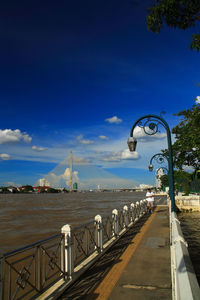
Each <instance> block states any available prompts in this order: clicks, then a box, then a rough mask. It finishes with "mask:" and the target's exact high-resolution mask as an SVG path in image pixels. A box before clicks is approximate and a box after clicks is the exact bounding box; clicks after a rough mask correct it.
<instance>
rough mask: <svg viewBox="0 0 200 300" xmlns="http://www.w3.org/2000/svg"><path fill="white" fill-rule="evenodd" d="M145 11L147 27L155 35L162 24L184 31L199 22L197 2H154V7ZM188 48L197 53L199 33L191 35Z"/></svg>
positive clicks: (173, 0) (171, 0)
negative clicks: (147, 13) (146, 13)
mask: <svg viewBox="0 0 200 300" xmlns="http://www.w3.org/2000/svg"><path fill="white" fill-rule="evenodd" d="M147 11H148V12H149V15H148V16H147V27H148V28H149V29H150V30H151V31H153V32H156V33H159V32H160V30H161V29H162V28H163V25H164V24H166V25H167V26H169V27H173V28H179V29H183V30H185V29H187V28H189V27H192V26H195V25H196V24H197V23H198V22H199V21H200V1H199V0H155V5H153V6H151V7H149V8H148V9H147ZM190 48H191V49H193V48H195V49H196V50H197V51H199V49H200V33H194V34H193V35H192V42H191V44H190Z"/></svg>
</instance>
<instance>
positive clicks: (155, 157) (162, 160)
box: [148, 153, 169, 172]
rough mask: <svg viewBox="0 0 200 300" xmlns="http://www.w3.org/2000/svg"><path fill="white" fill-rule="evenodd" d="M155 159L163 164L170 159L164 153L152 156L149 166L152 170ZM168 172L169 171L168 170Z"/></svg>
mask: <svg viewBox="0 0 200 300" xmlns="http://www.w3.org/2000/svg"><path fill="white" fill-rule="evenodd" d="M153 160H155V161H156V163H158V164H162V163H164V162H165V161H167V162H168V164H169V161H168V159H167V157H166V156H165V155H164V154H163V153H157V154H155V155H154V156H152V158H151V160H150V164H149V167H148V168H149V171H150V172H152V171H153V167H154V166H153ZM160 169H161V168H160ZM163 169H166V168H164V167H163ZM167 172H168V170H167Z"/></svg>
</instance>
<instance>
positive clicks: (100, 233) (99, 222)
mask: <svg viewBox="0 0 200 300" xmlns="http://www.w3.org/2000/svg"><path fill="white" fill-rule="evenodd" d="M94 221H95V224H96V236H97V249H98V251H99V252H102V251H103V226H102V217H101V216H100V215H96V216H95V218H94Z"/></svg>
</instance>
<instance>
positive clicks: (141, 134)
mask: <svg viewBox="0 0 200 300" xmlns="http://www.w3.org/2000/svg"><path fill="white" fill-rule="evenodd" d="M148 133H151V130H150V129H149V128H148V127H145V130H144V129H143V128H141V127H139V126H136V127H135V129H134V133H133V136H134V137H135V138H138V139H141V141H147V140H148V141H152V139H163V138H165V137H166V133H156V134H154V135H148Z"/></svg>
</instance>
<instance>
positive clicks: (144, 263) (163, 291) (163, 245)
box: [89, 206, 171, 300]
mask: <svg viewBox="0 0 200 300" xmlns="http://www.w3.org/2000/svg"><path fill="white" fill-rule="evenodd" d="M89 299H99V300H100V299H102V300H103V299H109V300H117V299H126V300H129V299H154V300H155V299H171V269H170V247H169V218H168V208H167V207H164V206H158V207H157V208H156V211H155V212H154V213H153V214H152V215H151V217H150V218H149V219H148V220H147V221H146V223H145V224H144V226H143V227H142V229H141V230H140V232H139V233H138V234H137V235H136V236H135V238H133V240H132V243H131V244H130V245H129V246H128V248H127V249H126V250H125V252H124V253H123V254H122V256H121V257H120V260H119V262H118V263H116V264H115V265H114V266H113V267H112V269H111V270H110V271H109V272H108V274H107V275H106V277H105V278H104V280H103V281H102V282H101V283H100V285H99V286H98V287H97V288H96V290H95V291H94V292H93V293H92V294H91V295H90V296H89Z"/></svg>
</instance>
